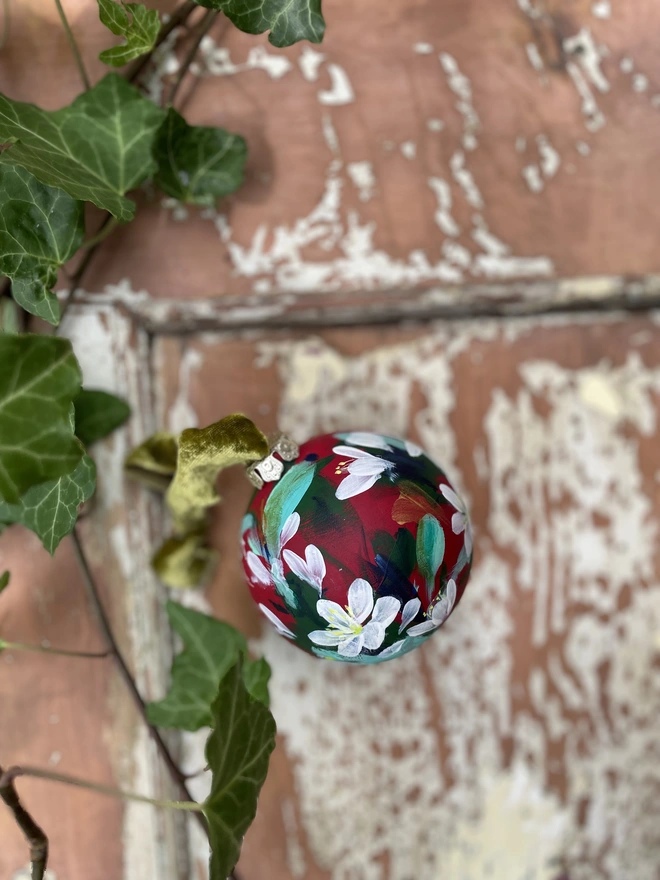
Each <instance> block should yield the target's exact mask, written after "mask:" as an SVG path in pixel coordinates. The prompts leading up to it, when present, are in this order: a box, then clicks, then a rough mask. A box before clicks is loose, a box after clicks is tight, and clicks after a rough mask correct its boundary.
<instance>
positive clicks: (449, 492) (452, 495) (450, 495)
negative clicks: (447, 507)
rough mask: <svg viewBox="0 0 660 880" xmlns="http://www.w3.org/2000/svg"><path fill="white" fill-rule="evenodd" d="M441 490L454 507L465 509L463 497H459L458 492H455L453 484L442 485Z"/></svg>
mask: <svg viewBox="0 0 660 880" xmlns="http://www.w3.org/2000/svg"><path fill="white" fill-rule="evenodd" d="M440 491H441V492H442V494H443V495H444V497H445V498H446V500H447V501H448V502H449V503H450V504H451V506H452V507H455V508H456V510H465V505H464V504H463V502H462V501H461V499H460V498H459V497H458V495H457V494H456V492H454V490H453V489H452V488H451V486H448V485H447V484H446V483H445V484H443V485H442V486H440Z"/></svg>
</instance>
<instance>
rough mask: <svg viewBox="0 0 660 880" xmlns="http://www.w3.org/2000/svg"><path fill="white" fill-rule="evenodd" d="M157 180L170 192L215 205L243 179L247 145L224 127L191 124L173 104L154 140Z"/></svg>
mask: <svg viewBox="0 0 660 880" xmlns="http://www.w3.org/2000/svg"><path fill="white" fill-rule="evenodd" d="M154 156H155V158H156V161H157V162H158V170H157V171H156V176H155V182H156V184H157V185H158V186H159V187H160V189H162V190H163V192H165V193H167V195H168V196H172V198H175V199H178V200H179V201H181V202H187V203H189V204H193V205H206V206H208V207H212V206H213V205H215V203H216V201H217V199H219V198H220V197H221V196H226V195H228V194H229V193H231V192H234V190H236V189H238V187H239V186H240V185H241V184H242V183H243V169H244V167H245V158H246V156H247V147H246V144H245V141H244V140H243V138H242V137H240V136H239V135H237V134H230V133H229V132H227V131H225V130H224V129H222V128H203V127H202V126H193V125H188V123H187V122H186V120H185V119H184V118H183V116H181V115H180V114H179V113H177V112H176V110H175V109H174V108H173V107H170V109H169V110H168V113H167V118H166V120H165V122H164V123H163V126H162V128H161V129H160V131H159V132H158V137H157V138H156V141H155V144H154Z"/></svg>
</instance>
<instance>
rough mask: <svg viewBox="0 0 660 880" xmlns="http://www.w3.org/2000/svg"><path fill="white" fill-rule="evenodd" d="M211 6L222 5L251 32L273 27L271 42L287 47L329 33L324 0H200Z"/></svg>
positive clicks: (221, 7)
mask: <svg viewBox="0 0 660 880" xmlns="http://www.w3.org/2000/svg"><path fill="white" fill-rule="evenodd" d="M196 2H197V3H198V4H199V5H200V6H205V7H206V8H207V9H221V10H222V12H224V14H225V15H226V16H227V18H229V19H230V20H231V21H232V22H233V23H234V24H235V25H236V27H237V28H240V30H242V31H245V32H246V33H248V34H263V33H264V31H268V30H269V31H270V35H269V37H268V40H269V42H271V43H272V44H273V46H277V47H278V48H280V49H281V48H283V47H284V46H291V45H293V43H297V42H299V41H300V40H309V41H310V43H320V42H321V40H322V39H323V34H324V33H325V21H324V20H323V15H322V13H321V0H196Z"/></svg>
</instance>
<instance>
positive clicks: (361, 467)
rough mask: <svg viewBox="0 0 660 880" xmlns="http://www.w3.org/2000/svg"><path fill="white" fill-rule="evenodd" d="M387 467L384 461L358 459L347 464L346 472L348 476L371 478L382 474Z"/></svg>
mask: <svg viewBox="0 0 660 880" xmlns="http://www.w3.org/2000/svg"><path fill="white" fill-rule="evenodd" d="M387 467H388V463H387V462H385V461H380V460H378V459H375V460H374V461H369V460H368V459H360V460H359V461H353V462H351V463H350V464H349V466H348V472H349V474H357V475H358V477H371V476H373V475H374V474H382V473H383V471H386V470H387Z"/></svg>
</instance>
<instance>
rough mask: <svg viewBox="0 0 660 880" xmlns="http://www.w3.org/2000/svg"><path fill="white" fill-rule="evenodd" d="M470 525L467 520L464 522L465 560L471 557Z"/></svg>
mask: <svg viewBox="0 0 660 880" xmlns="http://www.w3.org/2000/svg"><path fill="white" fill-rule="evenodd" d="M472 546H473V539H472V523H471V522H470V520H469V519H466V520H465V552H466V553H467V558H468V559H469V558H470V557H471V556H472Z"/></svg>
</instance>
